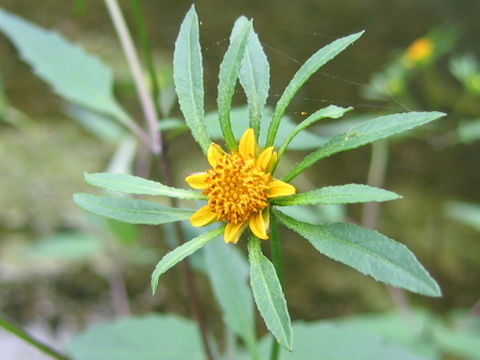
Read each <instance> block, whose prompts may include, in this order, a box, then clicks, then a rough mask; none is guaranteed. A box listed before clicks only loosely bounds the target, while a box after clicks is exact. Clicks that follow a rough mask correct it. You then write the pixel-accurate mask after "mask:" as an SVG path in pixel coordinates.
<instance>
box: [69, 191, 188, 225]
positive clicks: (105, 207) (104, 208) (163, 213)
mask: <svg viewBox="0 0 480 360" xmlns="http://www.w3.org/2000/svg"><path fill="white" fill-rule="evenodd" d="M73 201H74V202H75V203H76V204H77V205H78V206H80V207H81V208H83V209H85V210H87V211H90V212H92V213H94V214H97V215H101V216H105V217H107V218H110V219H115V220H118V221H124V222H127V223H129V224H149V225H159V224H165V223H170V222H174V221H183V220H188V219H189V218H190V216H192V214H193V213H194V210H189V209H177V208H172V207H169V206H165V205H160V204H158V203H155V202H151V201H145V200H138V199H129V198H114V197H109V196H95V195H89V194H75V195H74V196H73Z"/></svg>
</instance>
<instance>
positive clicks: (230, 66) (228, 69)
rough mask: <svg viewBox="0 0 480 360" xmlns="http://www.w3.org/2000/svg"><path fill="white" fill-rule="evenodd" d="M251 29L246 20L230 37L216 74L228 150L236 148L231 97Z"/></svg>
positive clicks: (223, 131)
mask: <svg viewBox="0 0 480 360" xmlns="http://www.w3.org/2000/svg"><path fill="white" fill-rule="evenodd" d="M251 31H252V23H251V22H248V23H245V24H244V26H242V28H241V30H240V31H238V34H237V35H236V36H233V37H232V41H231V42H230V45H229V47H228V49H227V51H226V52H225V55H224V57H223V60H222V63H221V64H220V71H219V74H218V97H217V107H218V116H219V122H220V127H221V128H222V133H223V137H224V139H225V143H226V144H227V147H228V148H229V149H230V150H232V149H236V148H237V144H236V141H235V137H234V136H233V132H232V125H231V123H230V109H231V107H232V97H233V93H234V92H235V85H236V84H237V77H238V73H239V71H240V66H241V64H242V60H243V57H244V55H245V48H246V45H247V41H248V38H249V36H250V33H251Z"/></svg>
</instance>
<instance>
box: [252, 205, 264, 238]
mask: <svg viewBox="0 0 480 360" xmlns="http://www.w3.org/2000/svg"><path fill="white" fill-rule="evenodd" d="M265 214H266V215H267V219H268V208H267V209H266V210H265V211H259V212H258V213H256V214H253V215H252V216H250V221H249V224H250V230H252V233H253V235H255V236H256V237H258V238H259V239H263V240H266V239H268V235H267V230H268V220H267V221H265V216H264V215H265Z"/></svg>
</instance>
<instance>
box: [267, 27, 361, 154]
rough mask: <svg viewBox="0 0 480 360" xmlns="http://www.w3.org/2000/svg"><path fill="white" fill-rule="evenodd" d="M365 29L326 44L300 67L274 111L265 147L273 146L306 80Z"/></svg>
mask: <svg viewBox="0 0 480 360" xmlns="http://www.w3.org/2000/svg"><path fill="white" fill-rule="evenodd" d="M362 34H363V31H362V32H359V33H356V34H352V35H349V36H345V37H343V38H340V39H337V40H335V41H334V42H332V43H330V44H328V45H327V46H324V47H323V48H321V49H320V50H318V51H317V52H316V53H315V54H313V55H312V56H311V57H310V58H309V59H308V60H307V61H306V62H305V64H303V65H302V66H301V67H300V69H299V70H298V71H297V72H296V73H295V75H294V76H293V78H292V80H291V81H290V83H289V84H288V85H287V87H286V88H285V90H284V91H283V94H282V96H281V97H280V100H278V102H277V105H276V106H275V111H274V113H273V118H272V121H271V123H270V128H269V129H268V136H267V143H266V145H265V147H267V146H272V145H273V144H274V142H275V137H276V135H277V131H278V127H279V126H280V120H281V119H282V117H283V114H285V111H286V110H287V107H288V105H289V104H290V102H291V101H292V99H293V97H294V96H295V94H296V93H297V92H298V90H300V88H301V87H302V86H303V84H305V82H306V81H307V80H308V79H309V78H310V77H311V76H312V75H313V74H314V73H315V72H316V71H317V70H318V69H319V68H320V67H321V66H322V65H324V64H326V63H327V62H328V61H330V60H332V59H333V58H334V57H335V56H337V55H338V54H339V53H341V52H342V51H343V50H345V49H346V48H347V47H348V46H349V45H350V44H352V43H353V42H354V41H355V40H357V39H358V38H359V37H360V36H362Z"/></svg>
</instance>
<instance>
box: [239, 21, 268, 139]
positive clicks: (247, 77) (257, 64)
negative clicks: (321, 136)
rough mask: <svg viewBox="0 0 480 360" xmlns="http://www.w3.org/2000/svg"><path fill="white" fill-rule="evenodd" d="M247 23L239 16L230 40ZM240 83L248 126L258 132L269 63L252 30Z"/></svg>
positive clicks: (266, 91) (264, 98)
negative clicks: (247, 116)
mask: <svg viewBox="0 0 480 360" xmlns="http://www.w3.org/2000/svg"><path fill="white" fill-rule="evenodd" d="M247 23H248V19H247V18H246V17H244V16H241V17H239V18H238V19H237V21H236V22H235V25H234V26H233V30H232V35H231V36H230V41H232V40H233V38H234V37H235V36H237V35H238V34H239V33H240V30H241V29H242V28H243V27H244V26H245V25H246V24H247ZM239 79H240V84H241V85H242V87H243V90H244V91H245V95H246V96H247V100H248V109H249V118H250V121H249V127H251V128H252V129H253V130H254V131H255V134H256V135H257V137H258V135H259V133H260V121H261V120H262V114H263V107H264V106H265V103H266V102H267V97H268V90H269V88H270V65H269V64H268V60H267V56H266V55H265V52H264V51H263V47H262V44H261V43H260V40H259V39H258V35H257V34H256V32H255V31H253V30H252V32H251V34H250V37H249V38H248V42H247V47H246V48H245V55H244V58H243V61H242V65H241V67H240V72H239Z"/></svg>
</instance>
